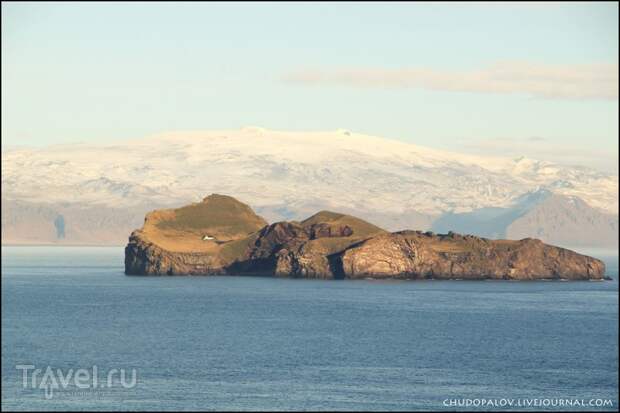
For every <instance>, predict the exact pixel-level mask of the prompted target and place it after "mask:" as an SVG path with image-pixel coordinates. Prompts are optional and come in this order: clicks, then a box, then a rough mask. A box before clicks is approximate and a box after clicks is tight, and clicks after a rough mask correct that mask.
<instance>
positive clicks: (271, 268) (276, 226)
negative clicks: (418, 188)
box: [125, 194, 605, 280]
mask: <svg viewBox="0 0 620 413" xmlns="http://www.w3.org/2000/svg"><path fill="white" fill-rule="evenodd" d="M604 272H605V267H604V264H603V263H602V262H601V261H599V260H597V259H595V258H592V257H588V256H585V255H581V254H577V253H576V252H573V251H570V250H567V249H563V248H558V247H554V246H551V245H547V244H544V243H543V242H541V241H540V240H536V239H531V238H526V239H523V240H520V241H509V240H489V239H486V238H480V237H475V236H471V235H459V234H455V233H449V234H445V235H436V234H433V233H430V232H426V233H422V232H420V231H401V232H395V233H389V232H387V231H385V230H383V229H381V228H379V227H377V226H375V225H372V224H370V223H368V222H365V221H363V220H361V219H358V218H355V217H353V216H350V215H344V214H339V213H335V212H330V211H321V212H319V213H317V214H315V215H313V216H311V217H310V218H308V219H306V220H304V221H301V222H297V221H291V222H287V221H283V222H276V223H273V224H270V225H268V224H267V222H266V221H265V220H264V219H262V218H261V217H259V216H258V215H256V214H255V213H254V212H253V211H252V210H251V208H250V207H249V206H247V205H245V204H243V203H241V202H239V201H237V200H235V199H234V198H232V197H228V196H223V195H216V194H214V195H210V196H208V197H206V198H205V199H204V200H203V201H202V202H200V203H197V204H192V205H189V206H186V207H182V208H178V209H171V210H159V211H154V212H151V213H149V214H147V217H146V219H145V223H144V226H143V228H142V229H139V230H136V231H134V232H133V233H132V234H131V236H130V238H129V243H128V245H127V247H126V248H125V273H126V274H140V275H181V274H187V275H210V274H230V275H244V274H245V275H264V276H278V277H299V278H324V279H343V278H351V279H355V278H368V277H372V278H402V279H420V278H433V279H513V280H534V279H571V280H585V279H602V278H603V277H604Z"/></svg>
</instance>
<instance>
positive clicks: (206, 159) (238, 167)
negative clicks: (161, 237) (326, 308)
mask: <svg viewBox="0 0 620 413" xmlns="http://www.w3.org/2000/svg"><path fill="white" fill-rule="evenodd" d="M539 190H545V191H549V192H550V193H553V194H557V195H561V196H567V197H575V199H579V200H581V201H583V203H584V205H586V206H587V208H590V209H591V210H592V211H593V212H592V213H594V214H603V215H605V216H607V215H609V216H612V217H613V216H617V214H618V177H617V176H612V175H608V174H605V173H601V172H597V171H595V170H592V169H588V168H584V167H567V166H561V165H557V164H553V163H550V162H544V161H539V160H533V159H527V158H519V159H509V158H499V157H481V156H472V155H463V154H458V153H452V152H446V151H439V150H435V149H430V148H425V147H420V146H417V145H413V144H408V143H404V142H400V141H395V140H388V139H384V138H379V137H373V136H367V135H362V134H357V133H353V132H350V131H347V130H337V131H329V132H284V131H272V130H266V129H262V128H258V127H248V128H243V129H241V130H225V131H207V132H180V133H167V134H162V135H157V136H153V137H149V138H145V139H137V140H133V141H124V142H122V143H115V142H110V143H108V144H103V145H94V144H72V145H56V146H50V147H47V148H42V149H14V150H5V151H3V153H2V199H3V203H6V204H7V205H10V203H11V202H13V203H14V202H20V203H21V205H24V203H26V204H28V205H44V206H45V208H48V209H49V208H52V209H53V208H56V209H57V210H58V211H60V210H61V209H62V208H65V209H72V210H75V209H76V208H77V209H79V208H86V209H89V210H90V211H94V210H96V209H97V208H99V209H101V210H106V211H114V210H118V211H125V212H127V211H135V213H136V214H140V215H141V214H143V212H144V210H147V209H152V208H157V207H161V206H172V205H182V204H184V203H186V202H188V201H198V200H200V199H202V198H203V197H204V196H205V195H207V194H210V193H222V194H228V195H231V196H234V197H236V198H238V199H240V200H242V201H244V202H246V203H249V204H250V205H251V206H252V207H253V208H255V209H256V210H257V211H258V212H259V213H261V214H263V216H265V218H267V219H268V220H270V221H274V220H278V219H298V218H303V217H305V216H306V215H308V214H310V213H313V212H316V211H317V210H318V209H330V210H339V211H343V212H347V213H353V214H355V215H358V216H360V217H362V218H366V219H369V220H372V221H373V222H376V223H377V224H379V225H383V226H384V227H386V228H388V229H402V228H404V227H410V228H422V229H425V228H430V227H431V225H432V222H433V221H436V220H437V218H439V217H440V216H445V215H446V214H451V215H455V214H456V215H458V214H464V213H472V212H474V211H479V210H483V209H485V208H514V207H515V206H517V205H522V204H523V202H524V201H523V197H524V196H525V195H526V194H528V193H532V192H533V191H539ZM534 204H535V203H534ZM534 204H533V205H534ZM63 205H64V207H63ZM4 209H5V208H3V238H2V241H3V243H6V242H8V241H10V240H11V239H13V238H14V237H15V235H16V234H12V235H11V232H10V231H9V230H6V231H5V228H4V226H5V225H4V224H5V223H7V222H14V221H15V219H13V221H11V216H10V215H7V214H10V212H7V213H6V214H5V211H4ZM13 209H14V210H15V209H18V208H13ZM22 209H23V208H22ZM35 209H36V208H35ZM18 212H19V211H16V212H15V214H18ZM58 213H59V214H61V213H62V212H58ZM616 219H617V218H616ZM130 221H131V220H130ZM67 231H68V232H70V220H68V219H67ZM83 231H86V232H88V231H87V229H84V230H83ZM615 231H616V232H617V226H616V229H615ZM532 235H535V234H532ZM126 236H127V234H122V239H124V238H126ZM67 237H69V235H67ZM5 238H6V239H5Z"/></svg>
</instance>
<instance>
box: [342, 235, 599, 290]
mask: <svg viewBox="0 0 620 413" xmlns="http://www.w3.org/2000/svg"><path fill="white" fill-rule="evenodd" d="M342 266H343V272H344V274H345V277H346V278H364V277H369V276H371V277H373V278H383V277H388V278H395V277H396V278H435V279H455V278H458V279H520V280H532V279H560V278H561V279H575V280H577V279H601V278H603V275H604V272H605V266H604V264H603V263H602V262H601V261H600V260H597V259H595V258H591V257H587V256H584V255H581V254H577V253H576V252H573V251H570V250H567V249H564V248H558V247H554V246H550V245H546V244H543V243H542V241H540V240H536V239H532V238H526V239H523V240H520V241H507V240H496V241H493V240H487V239H484V238H479V237H474V236H462V235H458V234H454V233H451V234H449V235H443V236H442V235H430V234H422V233H420V232H416V231H403V232H398V233H393V234H387V235H383V236H380V237H375V238H373V239H370V240H368V241H366V242H363V243H362V244H360V245H358V246H355V247H353V248H350V249H348V250H347V251H345V252H344V254H343V256H342Z"/></svg>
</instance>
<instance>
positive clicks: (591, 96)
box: [2, 2, 618, 174]
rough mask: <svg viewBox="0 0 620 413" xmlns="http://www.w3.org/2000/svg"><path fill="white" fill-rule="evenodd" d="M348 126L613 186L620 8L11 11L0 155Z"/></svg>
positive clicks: (33, 6) (80, 7)
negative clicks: (594, 177) (20, 149)
mask: <svg viewBox="0 0 620 413" xmlns="http://www.w3.org/2000/svg"><path fill="white" fill-rule="evenodd" d="M245 126H260V127H263V128H267V129H277V130H296V131H297V130H308V131H314V130H336V129H348V130H351V131H354V132H359V133H365V134H370V135H376V136H382V137H386V138H391V139H398V140H402V141H406V142H411V143H415V144H418V145H423V146H430V147H434V148H439V149H448V150H453V151H458V152H468V153H474V154H481V155H499V156H510V157H518V156H527V157H531V158H536V159H543V160H549V161H553V162H559V163H563V164H579V165H586V166H590V167H593V168H596V169H599V170H601V171H605V172H611V173H614V174H617V173H618V4H617V3H615V2H609V3H545V2H541V3H536V2H532V3H518V4H517V3H514V4H510V3H503V4H499V3H484V2H472V3H412V2H394V3H389V2H383V3H372V2H363V3H331V2H330V3H327V2H322V3H283V4H282V3H280V4H278V3H241V2H240V3H121V2H118V3H103V2H97V3H93V4H86V3H70V2H67V3H7V2H3V3H2V146H3V148H5V147H12V146H41V145H51V144H63V143H73V142H95V143H106V142H109V141H122V140H124V139H132V138H141V137H145V136H149V135H152V134H158V133H161V132H165V131H180V130H183V131H185V130H206V129H235V128H241V127H245Z"/></svg>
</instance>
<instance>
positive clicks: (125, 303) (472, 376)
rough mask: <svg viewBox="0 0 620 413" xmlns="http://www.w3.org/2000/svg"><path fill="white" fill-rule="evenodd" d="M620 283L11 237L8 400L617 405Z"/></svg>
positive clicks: (67, 406) (613, 272) (111, 406)
mask: <svg viewBox="0 0 620 413" xmlns="http://www.w3.org/2000/svg"><path fill="white" fill-rule="evenodd" d="M601 258H602V259H604V260H605V262H606V264H607V267H608V270H607V274H608V275H610V276H611V277H612V278H613V280H612V281H598V282H594V281H576V282H562V281H534V282H510V281H431V280H426V281H378V280H356V281H351V280H342V281H329V280H303V279H286V278H269V277H244V276H239V277H231V276H210V277H199V276H198V277H197V276H194V277H183V276H177V277H167V276H163V277H143V276H126V275H124V274H123V249H122V248H119V247H10V246H7V247H2V278H1V280H2V410H123V411H126V410H361V411H364V410H384V411H385V410H394V411H397V410H480V411H482V410H506V411H508V410H593V411H605V410H608V411H612V410H613V411H617V410H618V257H617V254H616V255H613V256H604V257H601Z"/></svg>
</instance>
